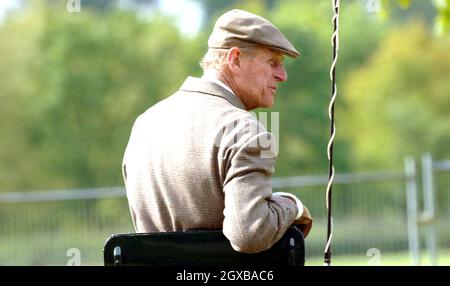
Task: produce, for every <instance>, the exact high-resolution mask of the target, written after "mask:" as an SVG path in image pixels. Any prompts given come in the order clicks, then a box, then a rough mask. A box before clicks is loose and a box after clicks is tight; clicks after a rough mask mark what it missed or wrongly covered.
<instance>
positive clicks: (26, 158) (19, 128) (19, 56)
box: [0, 2, 201, 190]
mask: <svg viewBox="0 0 450 286" xmlns="http://www.w3.org/2000/svg"><path fill="white" fill-rule="evenodd" d="M64 8H65V7H64V6H63V5H61V7H59V6H55V5H53V6H48V5H46V4H43V2H35V3H34V4H30V6H29V7H28V9H26V11H24V12H23V13H22V14H21V15H15V17H14V18H12V17H11V19H9V20H8V21H7V22H6V23H5V24H4V25H3V26H1V27H0V33H1V34H2V35H4V37H2V38H3V39H8V40H7V41H2V45H1V46H0V49H2V53H1V55H0V56H1V57H2V58H1V60H0V61H1V62H2V66H1V67H0V74H2V75H3V76H2V78H1V79H0V90H2V102H3V103H5V104H3V103H2V105H1V106H2V117H3V118H2V119H3V120H2V121H3V122H8V123H9V124H2V126H1V128H0V129H1V132H2V134H3V138H2V149H1V150H2V151H1V154H0V156H1V158H2V160H0V161H1V163H0V164H1V168H2V169H4V170H8V171H5V172H4V173H3V174H2V175H1V176H0V185H1V186H2V187H1V188H2V189H3V190H4V189H7V190H8V189H28V188H33V189H37V188H62V187H88V186H89V187H92V186H105V185H120V184H122V181H121V174H120V164H121V160H122V155H123V150H124V148H125V145H126V142H127V139H128V136H129V133H130V130H131V126H132V123H133V121H134V119H135V118H136V116H137V115H138V114H139V113H141V112H143V111H144V110H145V109H146V108H148V107H149V106H150V105H152V104H154V103H156V102H157V101H159V100H161V99H162V98H164V97H166V96H168V95H169V94H170V93H172V92H173V91H174V90H175V87H177V86H178V85H179V84H180V83H181V82H182V81H183V80H184V77H185V76H186V74H189V73H192V72H195V71H198V70H199V68H198V65H197V62H194V63H193V62H192V59H194V58H198V57H199V55H197V53H199V52H201V48H199V47H198V45H197V43H196V42H194V41H191V40H184V39H183V38H182V37H181V36H180V34H179V32H178V30H177V28H176V27H174V26H173V25H171V24H170V23H169V21H168V20H165V19H163V18H159V17H155V18H154V19H153V20H151V21H150V22H149V21H144V20H140V19H139V18H138V17H137V16H136V15H135V14H134V13H132V12H126V11H120V10H112V11H111V12H110V13H101V14H98V13H96V12H95V11H94V10H89V9H86V10H83V13H72V14H71V13H65V12H62V11H65V10H64ZM193 55H194V56H193Z"/></svg>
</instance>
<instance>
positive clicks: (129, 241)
mask: <svg viewBox="0 0 450 286" xmlns="http://www.w3.org/2000/svg"><path fill="white" fill-rule="evenodd" d="M103 252H104V253H103V255H104V263H105V265H107V266H112V265H148V266H178V267H196V266H213V267H214V266H216V267H218V266H223V267H226V266H232V267H262V266H264V267H269V266H273V267H275V266H303V265H304V264H305V244H304V238H303V233H302V232H301V231H300V230H299V229H298V228H297V227H295V226H291V227H290V228H289V229H288V230H287V231H286V233H285V235H284V236H283V237H282V238H281V239H280V240H279V241H278V242H277V243H275V244H274V245H273V246H272V247H271V248H270V249H268V250H266V251H263V252H260V253H255V254H245V253H240V252H237V251H235V250H234V249H233V248H232V247H231V245H230V242H229V241H228V239H227V238H226V237H225V235H224V234H223V233H222V230H192V231H179V232H157V233H128V234H114V235H112V236H110V237H109V238H108V239H107V240H106V242H105V246H104V249H103Z"/></svg>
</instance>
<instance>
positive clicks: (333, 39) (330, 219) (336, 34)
mask: <svg viewBox="0 0 450 286" xmlns="http://www.w3.org/2000/svg"><path fill="white" fill-rule="evenodd" d="M332 3H333V12H334V16H333V19H332V22H333V26H334V32H333V35H332V37H331V43H332V45H333V63H332V64H331V69H330V79H331V94H332V96H331V101H330V105H329V107H328V116H329V117H330V141H328V147H327V155H328V161H329V165H328V167H329V168H328V185H327V194H326V204H327V211H328V228H327V244H326V246H325V251H324V262H325V265H326V266H330V265H331V239H332V238H333V217H332V216H331V202H332V200H331V198H332V189H333V181H334V175H335V172H334V166H333V142H334V137H335V136H336V126H335V124H334V101H335V100H336V94H337V87H336V63H337V59H338V50H339V0H332Z"/></svg>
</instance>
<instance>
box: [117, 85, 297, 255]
mask: <svg viewBox="0 0 450 286" xmlns="http://www.w3.org/2000/svg"><path fill="white" fill-rule="evenodd" d="M274 141H275V140H274V138H273V136H272V135H271V134H270V133H268V132H267V131H266V129H265V127H264V126H263V125H262V124H260V122H259V121H258V120H257V119H256V118H255V117H254V116H253V115H252V114H251V113H250V112H247V111H246V110H245V107H244V105H243V104H242V102H241V101H240V100H239V99H238V98H237V97H236V96H235V95H234V94H232V93H230V92H229V91H227V90H226V89H224V88H223V87H221V86H219V85H217V84H215V83H213V82H210V81H205V80H203V79H199V78H194V77H188V78H187V79H186V81H185V82H184V84H183V85H182V87H181V88H180V90H179V91H178V92H176V93H175V94H173V95H172V96H170V97H168V98H167V99H165V100H163V101H161V102H159V103H158V104H156V105H154V106H152V107H151V108H149V109H148V110H147V111H146V112H145V113H143V114H142V115H140V116H139V117H138V118H137V120H136V122H135V124H134V126H133V129H132V132H131V136H130V139H129V142H128V145H127V148H126V151H125V155H124V159H123V173H124V179H125V185H126V190H127V197H128V202H129V207H130V211H131V216H132V219H133V223H134V226H135V228H136V231H137V232H154V231H175V230H187V229H212V228H216V229H217V228H223V233H224V234H225V236H226V237H227V238H228V239H229V240H230V242H231V245H232V247H233V248H234V249H235V250H237V251H240V252H246V253H255V252H260V251H263V250H266V249H268V248H270V247H271V246H272V245H273V244H274V243H275V242H277V241H278V240H279V239H280V238H281V236H282V235H283V234H284V232H285V231H286V229H287V228H288V227H289V226H290V225H291V224H292V222H293V221H294V219H295V217H296V215H297V207H296V204H295V203H294V202H293V201H292V200H291V199H288V198H286V197H282V196H273V195H272V185H271V177H272V174H273V172H274V164H275V160H276V148H274V145H273V144H275V142H274ZM268 142H269V143H270V144H268Z"/></svg>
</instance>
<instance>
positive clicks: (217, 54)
mask: <svg viewBox="0 0 450 286" xmlns="http://www.w3.org/2000/svg"><path fill="white" fill-rule="evenodd" d="M254 49H255V47H244V48H239V50H240V51H241V56H243V57H247V56H250V57H251V56H253V50H254ZM228 51H229V49H208V51H207V52H206V54H205V55H204V56H203V58H202V59H201V60H200V67H201V68H202V69H203V72H206V71H207V70H210V69H214V70H216V71H218V72H220V71H222V69H223V67H224V66H225V65H226V63H227V55H228Z"/></svg>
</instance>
